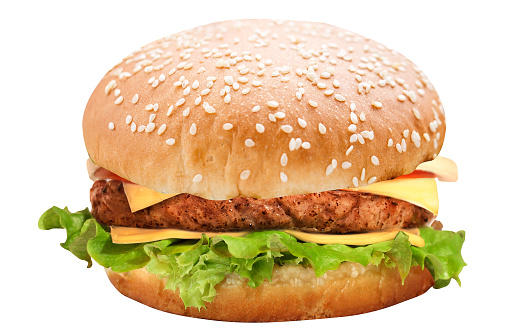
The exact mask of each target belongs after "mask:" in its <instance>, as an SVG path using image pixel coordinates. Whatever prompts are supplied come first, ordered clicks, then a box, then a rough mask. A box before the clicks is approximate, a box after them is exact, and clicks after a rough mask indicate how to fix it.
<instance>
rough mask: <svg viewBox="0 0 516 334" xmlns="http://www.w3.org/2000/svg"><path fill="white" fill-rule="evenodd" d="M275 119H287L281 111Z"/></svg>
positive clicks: (275, 114) (275, 115) (276, 114)
mask: <svg viewBox="0 0 516 334" xmlns="http://www.w3.org/2000/svg"><path fill="white" fill-rule="evenodd" d="M274 117H276V118H277V119H284V118H285V113H284V112H281V111H278V112H277V113H274Z"/></svg>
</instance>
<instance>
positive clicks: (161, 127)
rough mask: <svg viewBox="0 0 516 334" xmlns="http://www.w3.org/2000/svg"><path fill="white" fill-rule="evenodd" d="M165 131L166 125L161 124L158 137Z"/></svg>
mask: <svg viewBox="0 0 516 334" xmlns="http://www.w3.org/2000/svg"><path fill="white" fill-rule="evenodd" d="M166 129H167V125H166V124H162V125H161V126H160V127H159V129H158V135H161V134H162V133H163V132H165V130H166Z"/></svg>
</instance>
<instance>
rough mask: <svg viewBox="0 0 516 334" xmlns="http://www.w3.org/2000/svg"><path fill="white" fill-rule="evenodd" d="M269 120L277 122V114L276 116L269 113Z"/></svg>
mask: <svg viewBox="0 0 516 334" xmlns="http://www.w3.org/2000/svg"><path fill="white" fill-rule="evenodd" d="M269 121H271V122H276V116H274V114H269Z"/></svg>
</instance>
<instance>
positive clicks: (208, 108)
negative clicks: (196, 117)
mask: <svg viewBox="0 0 516 334" xmlns="http://www.w3.org/2000/svg"><path fill="white" fill-rule="evenodd" d="M202 107H203V108H204V111H206V112H207V113H208V114H214V113H215V112H216V110H215V108H213V107H212V106H210V104H209V103H208V102H204V103H203V104H202Z"/></svg>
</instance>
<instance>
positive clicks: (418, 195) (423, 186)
mask: <svg viewBox="0 0 516 334" xmlns="http://www.w3.org/2000/svg"><path fill="white" fill-rule="evenodd" d="M416 170H419V171H423V172H428V173H430V174H429V175H426V176H424V177H418V176H417V175H416V176H415V177H410V178H408V177H400V178H396V179H393V180H388V181H382V182H377V183H373V184H371V185H367V186H365V187H360V188H352V189H348V190H352V191H359V192H367V193H371V194H376V195H383V196H389V197H393V198H397V199H401V200H404V201H407V202H409V203H412V204H414V205H417V206H420V207H422V208H425V209H427V210H429V211H431V212H432V213H434V214H437V212H438V210H439V199H438V197H437V185H436V183H435V180H434V179H433V177H437V178H438V179H439V180H441V181H448V182H454V181H457V178H458V176H457V175H458V174H457V165H456V164H455V162H453V161H452V160H450V159H447V158H443V157H437V158H435V159H434V160H432V161H428V162H424V163H422V164H420V165H419V166H418V167H417V168H416ZM409 175H410V174H409ZM124 190H125V194H126V196H127V200H128V201H129V206H130V208H131V212H136V211H138V210H141V209H145V208H146V207H149V206H151V205H154V204H157V203H159V202H162V201H164V200H166V199H168V198H171V197H174V196H176V195H178V194H162V193H159V192H157V191H154V190H151V189H149V188H145V187H143V186H140V185H138V184H134V183H131V182H124Z"/></svg>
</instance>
